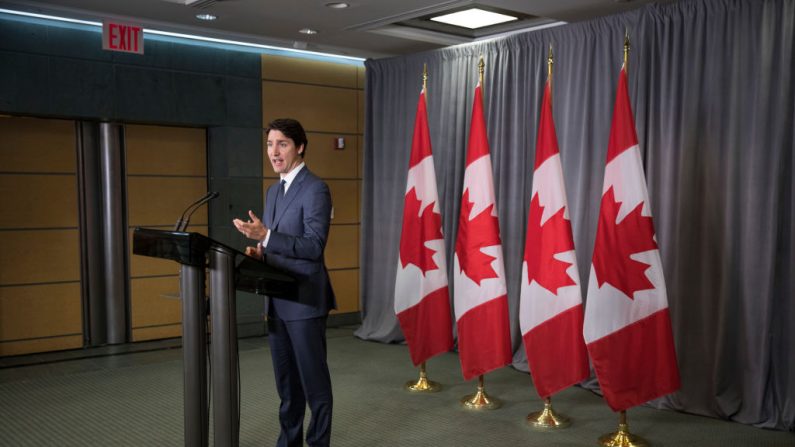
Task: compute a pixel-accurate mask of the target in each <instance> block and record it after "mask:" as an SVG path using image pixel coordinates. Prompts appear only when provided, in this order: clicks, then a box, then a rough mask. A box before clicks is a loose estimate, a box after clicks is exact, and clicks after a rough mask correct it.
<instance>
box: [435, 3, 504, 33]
mask: <svg viewBox="0 0 795 447" xmlns="http://www.w3.org/2000/svg"><path fill="white" fill-rule="evenodd" d="M431 20H433V21H434V22H441V23H446V24H448V25H455V26H460V27H463V28H469V29H478V28H483V27H485V26H491V25H497V24H498V23H505V22H512V21H514V20H518V17H514V16H509V15H505V14H499V13H496V12H491V11H486V10H483V9H479V8H471V9H467V10H465V11H458V12H454V13H452V14H445V15H441V16H436V17H431Z"/></svg>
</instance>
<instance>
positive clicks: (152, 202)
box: [125, 125, 207, 341]
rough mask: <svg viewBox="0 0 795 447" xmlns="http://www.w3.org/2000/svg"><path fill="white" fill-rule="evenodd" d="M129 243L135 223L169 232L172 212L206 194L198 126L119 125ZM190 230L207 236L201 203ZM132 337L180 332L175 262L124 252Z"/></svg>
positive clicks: (201, 132) (202, 135) (203, 145)
mask: <svg viewBox="0 0 795 447" xmlns="http://www.w3.org/2000/svg"><path fill="white" fill-rule="evenodd" d="M125 139H126V147H127V207H128V208H127V216H128V217H127V219H128V223H129V233H128V235H129V237H130V244H129V247H130V249H132V231H133V229H134V228H135V227H147V228H158V229H163V230H170V229H172V228H173V227H174V223H175V220H176V218H177V217H178V216H177V215H175V214H174V213H175V210H182V209H184V208H185V207H186V206H187V205H188V204H190V203H192V202H193V201H194V200H196V198H197V197H201V196H202V195H204V194H205V193H206V192H207V155H206V154H207V149H206V135H205V130H204V129H195V128H183V127H163V126H143V125H127V126H125ZM189 230H190V231H196V232H199V233H202V234H205V235H206V234H207V207H200V208H199V209H198V210H196V212H195V213H194V214H193V217H191V221H190V227H189ZM129 259H130V307H131V310H132V313H131V323H132V339H133V341H142V340H151V339H157V338H169V337H179V336H181V335H182V326H181V322H182V307H181V301H180V300H179V299H178V298H179V264H177V263H176V262H173V261H168V260H165V259H157V258H149V257H145V256H136V255H132V254H130V257H129Z"/></svg>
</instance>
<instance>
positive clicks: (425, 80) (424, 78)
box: [422, 63, 428, 92]
mask: <svg viewBox="0 0 795 447" xmlns="http://www.w3.org/2000/svg"><path fill="white" fill-rule="evenodd" d="M427 88H428V64H425V63H423V64H422V91H423V92H424V91H425V89H427Z"/></svg>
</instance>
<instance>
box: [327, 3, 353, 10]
mask: <svg viewBox="0 0 795 447" xmlns="http://www.w3.org/2000/svg"><path fill="white" fill-rule="evenodd" d="M348 6H351V5H349V4H347V3H344V2H332V3H326V7H327V8H331V9H345V8H347V7H348Z"/></svg>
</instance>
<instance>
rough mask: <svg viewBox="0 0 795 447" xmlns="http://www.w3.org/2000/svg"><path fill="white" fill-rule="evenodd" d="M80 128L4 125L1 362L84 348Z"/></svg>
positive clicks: (0, 141) (0, 146)
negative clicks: (77, 134) (78, 167)
mask: <svg viewBox="0 0 795 447" xmlns="http://www.w3.org/2000/svg"><path fill="white" fill-rule="evenodd" d="M76 158H77V157H76V151H75V123H74V122H73V121H67V120H45V119H35V118H17V117H0V247H1V248H2V249H0V356H6V355H17V354H28V353H34V352H43V351H54V350H61V349H70V348H79V347H81V346H83V321H82V307H81V302H80V247H79V245H80V237H79V233H78V221H79V219H78V198H77V174H76V164H77V162H76Z"/></svg>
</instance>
